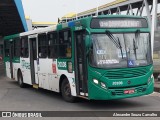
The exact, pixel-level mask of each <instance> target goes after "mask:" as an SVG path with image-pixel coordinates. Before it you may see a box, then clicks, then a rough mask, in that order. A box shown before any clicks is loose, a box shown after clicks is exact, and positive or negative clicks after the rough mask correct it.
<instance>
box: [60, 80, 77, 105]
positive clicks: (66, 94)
mask: <svg viewBox="0 0 160 120" xmlns="http://www.w3.org/2000/svg"><path fill="white" fill-rule="evenodd" d="M61 94H62V97H63V99H64V100H65V101H67V102H71V103H73V102H75V97H74V96H72V95H71V88H70V84H69V81H68V79H64V80H63V81H62V84H61Z"/></svg>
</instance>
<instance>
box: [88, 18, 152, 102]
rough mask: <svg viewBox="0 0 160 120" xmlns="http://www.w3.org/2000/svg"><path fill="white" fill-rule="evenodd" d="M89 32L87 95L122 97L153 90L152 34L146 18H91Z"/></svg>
mask: <svg viewBox="0 0 160 120" xmlns="http://www.w3.org/2000/svg"><path fill="white" fill-rule="evenodd" d="M90 33H91V34H90V42H89V43H88V44H89V47H90V48H89V53H88V54H89V55H88V56H89V57H88V61H89V67H88V75H89V76H88V78H89V81H88V95H89V98H90V99H100V100H107V99H122V98H129V97H136V96H142V95H147V94H150V93H152V92H153V83H154V78H153V75H152V74H153V65H152V55H151V37H150V29H149V26H148V23H147V20H146V19H145V18H142V17H126V16H121V17H116V16H112V17H111V16H110V17H103V16H102V17H96V18H92V20H91V23H90Z"/></svg>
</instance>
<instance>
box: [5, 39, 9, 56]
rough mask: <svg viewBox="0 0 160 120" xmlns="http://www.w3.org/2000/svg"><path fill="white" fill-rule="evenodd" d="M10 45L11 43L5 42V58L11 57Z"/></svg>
mask: <svg viewBox="0 0 160 120" xmlns="http://www.w3.org/2000/svg"><path fill="white" fill-rule="evenodd" d="M9 44H10V43H9V41H8V40H7V41H5V42H4V46H5V47H4V48H5V50H4V54H5V57H9V46H10V45H9Z"/></svg>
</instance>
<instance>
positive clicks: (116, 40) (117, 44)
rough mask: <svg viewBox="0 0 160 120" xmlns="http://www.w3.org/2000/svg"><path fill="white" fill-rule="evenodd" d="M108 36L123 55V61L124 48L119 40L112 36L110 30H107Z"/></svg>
mask: <svg viewBox="0 0 160 120" xmlns="http://www.w3.org/2000/svg"><path fill="white" fill-rule="evenodd" d="M106 35H107V36H108V37H109V38H110V39H111V40H112V42H113V43H114V44H115V46H116V47H117V48H118V49H120V50H121V55H122V59H123V52H122V46H121V43H120V40H119V38H118V37H117V39H116V38H115V37H114V36H113V35H112V33H111V32H110V31H108V30H106Z"/></svg>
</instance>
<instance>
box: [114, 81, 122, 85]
mask: <svg viewBox="0 0 160 120" xmlns="http://www.w3.org/2000/svg"><path fill="white" fill-rule="evenodd" d="M112 85H123V82H122V81H117V82H112Z"/></svg>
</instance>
